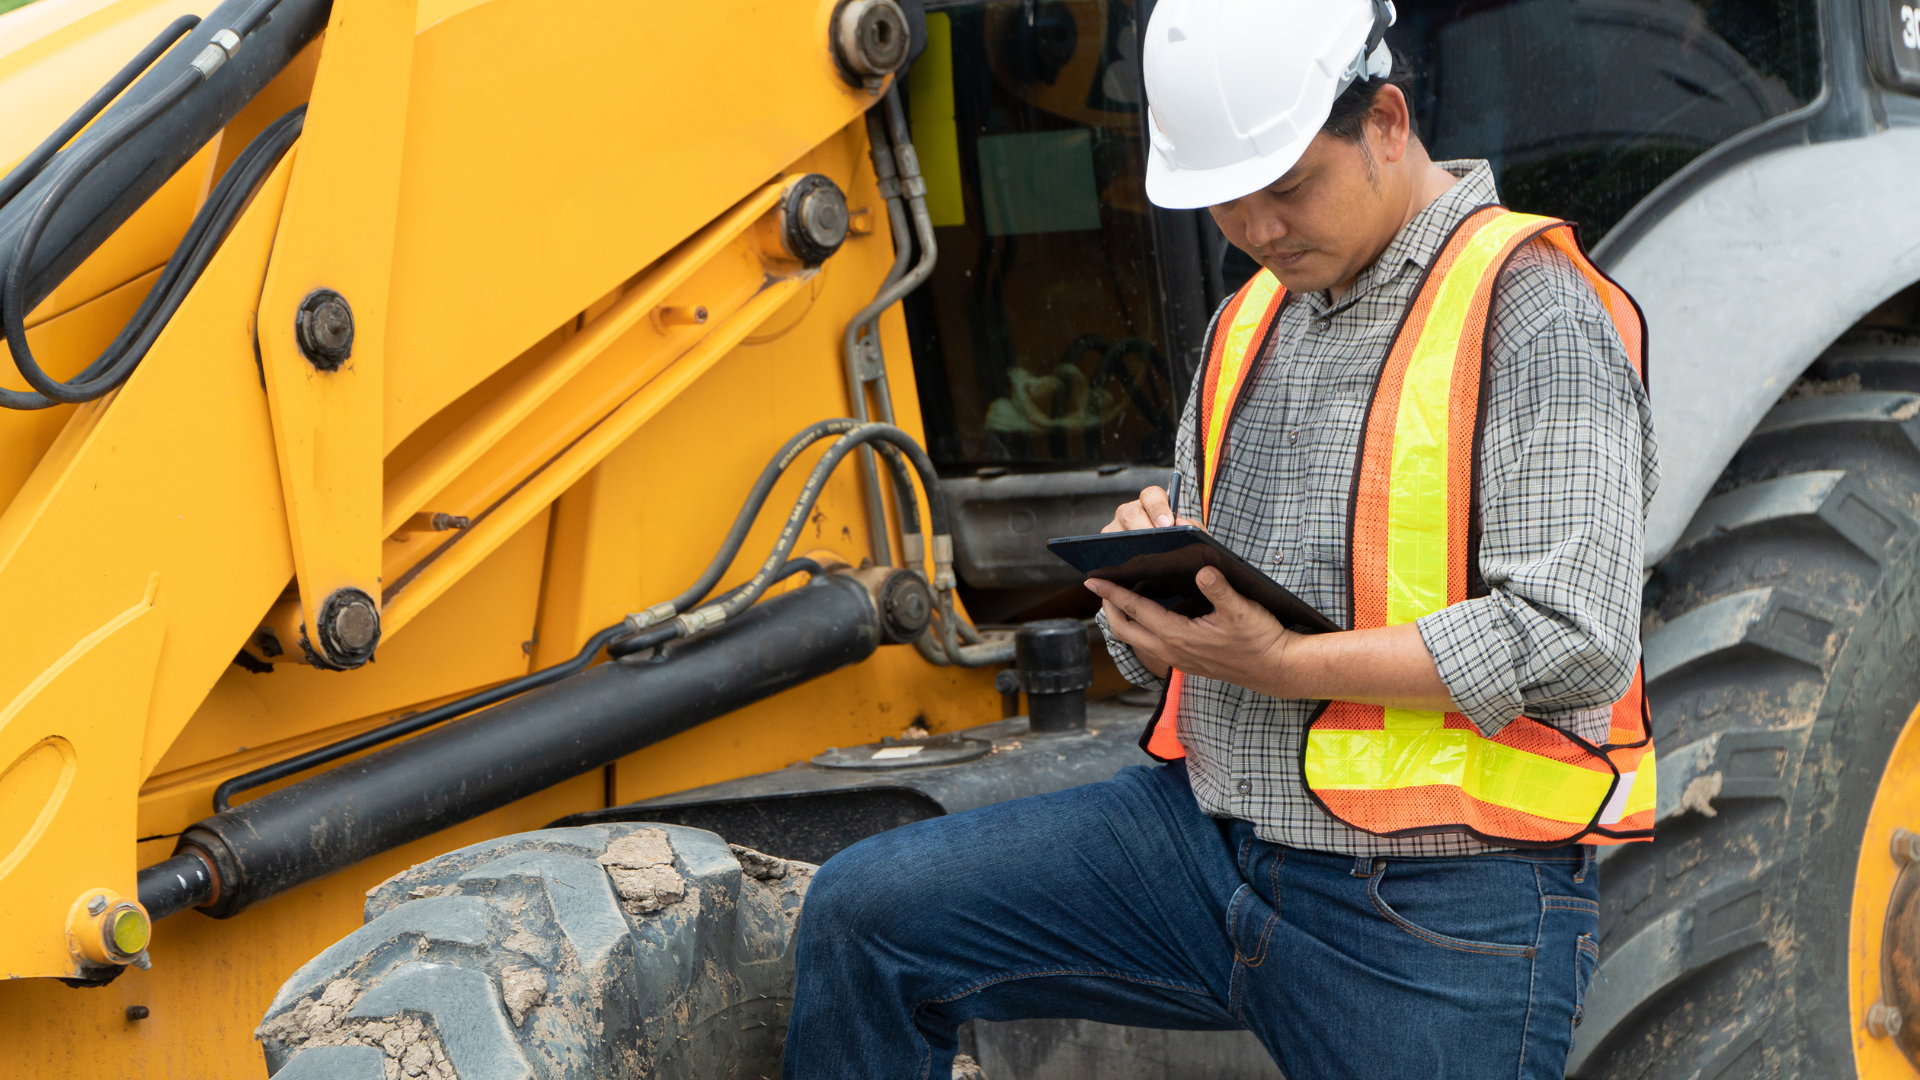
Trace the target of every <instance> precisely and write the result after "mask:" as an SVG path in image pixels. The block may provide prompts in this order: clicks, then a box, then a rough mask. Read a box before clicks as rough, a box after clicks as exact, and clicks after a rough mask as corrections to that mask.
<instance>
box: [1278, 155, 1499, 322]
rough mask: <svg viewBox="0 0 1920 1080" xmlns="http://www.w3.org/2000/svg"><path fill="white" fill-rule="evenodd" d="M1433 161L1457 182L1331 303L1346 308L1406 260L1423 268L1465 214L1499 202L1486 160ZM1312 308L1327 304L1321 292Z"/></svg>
mask: <svg viewBox="0 0 1920 1080" xmlns="http://www.w3.org/2000/svg"><path fill="white" fill-rule="evenodd" d="M1434 164H1436V165H1438V166H1440V167H1441V168H1443V169H1445V170H1447V171H1448V172H1449V173H1452V174H1453V175H1454V176H1455V177H1457V178H1458V179H1459V182H1458V183H1456V184H1454V185H1453V186H1452V187H1450V188H1448V189H1447V190H1446V191H1445V193H1443V194H1442V195H1441V196H1440V197H1439V198H1437V199H1435V200H1433V201H1432V202H1431V203H1428V204H1427V207H1426V209H1424V210H1422V211H1420V212H1419V213H1418V214H1416V215H1414V218H1413V220H1412V221H1409V222H1407V224H1406V227H1405V228H1402V229H1401V230H1400V232H1399V233H1398V234H1397V235H1396V236H1394V238H1393V242H1392V243H1390V244H1388V245H1387V249H1386V250H1385V251H1382V252H1381V253H1380V257H1379V258H1378V259H1376V260H1374V263H1373V265H1372V266H1369V267H1367V268H1366V269H1365V270H1362V271H1361V272H1360V276H1359V277H1358V278H1356V279H1354V282H1353V288H1352V289H1349V290H1348V291H1347V295H1345V296H1343V297H1341V298H1340V303H1339V304H1337V305H1331V306H1333V307H1339V308H1345V307H1347V306H1348V305H1350V304H1352V303H1353V302H1354V301H1356V300H1358V299H1359V298H1360V297H1362V296H1365V295H1366V294H1367V293H1368V292H1369V291H1371V290H1372V289H1373V288H1374V287H1375V286H1377V285H1379V284H1381V283H1383V282H1387V281H1391V280H1393V279H1394V278H1395V277H1398V276H1399V274H1400V272H1401V271H1402V270H1403V269H1405V268H1406V266H1407V264H1409V263H1411V264H1413V265H1415V266H1418V267H1420V268H1422V269H1425V268H1426V267H1427V266H1429V265H1431V264H1432V262H1433V259H1434V257H1435V256H1437V255H1439V254H1440V249H1441V248H1442V247H1443V246H1445V245H1446V242H1447V237H1449V236H1452V235H1453V230H1454V228H1455V227H1456V226H1458V225H1459V224H1460V222H1462V221H1464V220H1466V217H1467V215H1469V214H1471V213H1473V212H1474V211H1475V210H1478V209H1479V208H1481V207H1482V206H1485V205H1487V204H1488V203H1496V202H1499V201H1500V193H1499V191H1498V190H1497V189H1496V188H1495V186H1494V182H1493V166H1491V165H1489V164H1488V163H1487V162H1485V161H1483V160H1479V159H1477V158H1466V159H1462V160H1459V161H1436V162H1434ZM1313 307H1314V308H1315V309H1316V310H1318V309H1322V308H1327V307H1329V305H1328V303H1327V294H1326V293H1325V292H1324V291H1323V292H1317V293H1314V294H1313Z"/></svg>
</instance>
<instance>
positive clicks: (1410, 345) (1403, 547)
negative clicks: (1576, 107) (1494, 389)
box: [1302, 207, 1653, 844]
mask: <svg viewBox="0 0 1920 1080" xmlns="http://www.w3.org/2000/svg"><path fill="white" fill-rule="evenodd" d="M1536 238H1544V239H1546V240H1547V241H1548V242H1550V243H1552V244H1553V245H1554V246H1556V247H1558V248H1559V249H1561V250H1562V251H1563V252H1565V253H1566V254H1567V255H1568V257H1569V258H1570V259H1572V261H1573V262H1574V264H1575V265H1576V266H1577V267H1579V268H1580V269H1581V272H1582V273H1583V274H1584V275H1585V276H1586V277H1587V279H1588V280H1589V282H1591V283H1592V284H1593V286H1594V289H1595V292H1596V294H1598V295H1599V297H1600V299H1601V301H1602V303H1603V304H1604V305H1605V306H1606V308H1607V311H1608V314H1609V315H1610V316H1612V317H1613V319H1614V322H1615V326H1616V329H1617V330H1618V331H1619V332H1620V336H1621V340H1622V342H1623V343H1624V344H1626V345H1627V346H1628V355H1629V358H1630V359H1631V361H1632V362H1633V364H1634V368H1635V370H1636V371H1637V372H1644V370H1645V368H1644V357H1645V332H1644V325H1643V323H1642V321H1641V320H1640V317H1639V311H1638V309H1637V308H1635V307H1634V306H1633V301H1632V298H1631V297H1629V296H1627V294H1626V292H1625V291H1624V290H1622V289H1620V288H1619V287H1618V286H1617V285H1615V284H1613V282H1612V281H1610V280H1609V279H1607V278H1606V276H1605V275H1604V274H1601V273H1600V272H1599V271H1598V270H1597V269H1595V268H1593V267H1592V264H1591V263H1589V262H1588V261H1587V259H1586V257H1585V255H1584V254H1583V253H1581V252H1580V250H1579V246H1578V244H1577V243H1576V242H1575V241H1574V239H1573V237H1572V233H1571V229H1570V227H1568V226H1567V225H1565V223H1563V222H1559V221H1555V220H1553V219H1550V218H1540V217H1534V216H1531V215H1524V214H1515V213H1511V212H1508V211H1506V210H1504V209H1502V208H1499V207H1487V208H1484V209H1481V210H1479V211H1476V212H1475V213H1473V214H1471V215H1469V216H1468V217H1467V218H1466V219H1465V220H1464V221H1463V222H1461V224H1460V226H1459V227H1458V228H1456V229H1455V231H1454V234H1453V235H1452V236H1451V237H1449V238H1448V241H1447V243H1446V244H1445V245H1444V246H1443V248H1442V250H1441V252H1440V253H1439V254H1438V255H1437V256H1436V257H1435V259H1434V261H1433V265H1432V266H1431V267H1430V268H1429V270H1428V273H1427V276H1426V279H1425V280H1424V281H1423V282H1422V283H1421V287H1420V289H1419V291H1418V294H1417V295H1416V296H1415V298H1414V300H1413V302H1412V303H1411V304H1410V305H1409V307H1408V311H1407V315H1406V318H1405V320H1404V321H1403V323H1402V326H1401V328H1400V331H1399V333H1398V334H1397V335H1396V337H1395V339H1394V343H1393V346H1392V348H1391V350H1390V352H1389V354H1388V358H1387V362H1386V364H1385V365H1384V366H1383V368H1382V369H1381V373H1380V378H1379V382H1378V384H1377V385H1376V388H1375V391H1374V399H1373V402H1372V405H1371V407H1370V409H1369V412H1368V416H1367V421H1366V428H1365V429H1364V432H1363V435H1362V438H1361V446H1360V449H1359V460H1358V462H1357V464H1356V468H1355V474H1354V491H1353V503H1352V505H1353V516H1352V520H1351V522H1350V528H1351V530H1352V531H1351V534H1350V543H1349V553H1350V557H1351V563H1350V565H1351V567H1352V571H1353V572H1352V577H1351V582H1352V596H1353V625H1354V627H1355V628H1356V629H1361V628H1370V627H1381V626H1392V625H1398V624H1401V623H1405V622H1411V621H1413V620H1416V619H1419V618H1421V617H1422V616H1425V615H1428V614H1431V613H1432V612H1435V611H1438V610H1440V609H1441V608H1443V607H1447V606H1449V605H1452V604H1457V603H1461V602H1463V601H1465V600H1466V599H1468V591H1469V590H1468V582H1469V580H1470V576H1469V575H1470V572H1471V570H1472V568H1473V567H1472V555H1471V543H1472V537H1473V531H1474V521H1473V507H1474V499H1475V497H1476V492H1475V491H1474V490H1473V484H1474V476H1473V466H1474V454H1475V450H1476V445H1475V442H1476V434H1477V429H1478V424H1479V420H1480V409H1481V406H1482V401H1481V394H1480V390H1481V375H1482V369H1483V367H1484V365H1485V335H1486V331H1487V326H1488V322H1489V312H1490V310H1491V306H1492V299H1493V290H1494V287H1495V284H1496V283H1497V281H1498V279H1499V275H1500V272H1501V271H1502V270H1503V269H1504V268H1505V266H1506V265H1507V263H1508V261H1509V260H1510V259H1511V258H1512V256H1513V254H1514V252H1516V251H1517V250H1518V249H1519V248H1520V247H1521V246H1522V245H1523V244H1526V243H1527V242H1529V241H1531V240H1533V239H1536ZM1613 713H1614V715H1613V718H1612V722H1611V724H1610V730H1609V746H1608V747H1607V748H1596V747H1591V746H1589V745H1587V744H1585V743H1583V742H1580V741H1579V740H1577V739H1574V738H1572V737H1571V736H1569V735H1567V734H1565V733H1563V732H1561V731H1559V730H1557V729H1555V728H1553V727H1551V726H1549V725H1546V724H1543V723H1540V722H1538V721H1535V720H1531V719H1528V718H1526V717H1519V718H1516V719H1514V720H1513V721H1511V722H1510V723H1509V724H1508V725H1507V726H1506V727H1504V728H1502V729H1501V731H1500V732H1499V733H1498V734H1496V735H1495V736H1493V737H1492V738H1487V737H1484V736H1482V735H1480V733H1479V731H1478V729H1477V728H1475V727H1474V726H1473V725H1472V723H1471V722H1469V721H1468V720H1467V719H1466V718H1465V717H1463V716H1461V715H1459V714H1457V713H1447V714H1440V713H1428V712H1418V711H1412V710H1401V709H1386V708H1382V707H1380V706H1373V705H1359V704H1355V703H1351V702H1332V703H1330V704H1329V705H1328V706H1327V707H1326V708H1325V709H1324V710H1323V711H1322V712H1321V714H1320V716H1319V717H1317V718H1316V719H1315V720H1314V722H1313V724H1312V725H1311V727H1310V729H1309V732H1308V735H1307V745H1306V747H1305V750H1304V753H1303V758H1302V773H1303V776H1304V777H1305V779H1306V782H1307V786H1308V790H1309V791H1310V792H1311V793H1312V794H1313V796H1314V797H1315V798H1316V799H1317V800H1319V802H1320V804H1321V805H1322V807H1324V808H1325V809H1326V810H1327V812H1328V813H1330V814H1332V815H1333V816H1334V817H1336V818H1338V819H1340V820H1342V821H1345V822H1346V823H1348V824H1350V825H1353V826H1354V827H1356V828H1359V829H1364V830H1366V831H1368V832H1374V833H1380V834H1383V835H1405V834H1414V833H1423V832H1431V831H1433V830H1435V829H1440V828H1449V827H1452V828H1460V829H1464V830H1466V831H1468V832H1470V833H1472V834H1474V835H1476V836H1479V837H1481V838H1482V839H1486V840H1489V841H1493V842H1511V843H1521V844H1557V843H1565V842H1568V841H1569V840H1573V839H1576V838H1582V837H1587V836H1593V835H1596V834H1594V833H1593V832H1592V830H1594V829H1595V828H1601V827H1607V826H1613V827H1615V831H1618V832H1628V831H1631V830H1632V829H1633V828H1634V827H1635V826H1636V824H1637V822H1638V821H1639V820H1640V819H1641V818H1642V817H1643V816H1644V815H1643V814H1642V809H1643V804H1644V805H1651V802H1650V800H1651V795H1650V794H1649V793H1650V792H1651V791H1652V790H1653V787H1652V785H1653V776H1652V774H1651V772H1650V771H1649V770H1643V769H1639V768H1637V767H1638V766H1640V765H1641V764H1642V762H1643V761H1648V762H1650V761H1651V760H1652V759H1651V757H1650V756H1648V751H1649V750H1650V747H1651V742H1650V740H1649V739H1648V737H1647V733H1646V724H1645V713H1644V701H1643V698H1642V696H1641V693H1640V681H1639V676H1638V675H1636V677H1635V681H1634V684H1633V689H1632V690H1630V691H1629V693H1628V695H1627V696H1626V698H1623V699H1622V701H1621V702H1620V704H1619V705H1617V706H1616V707H1615V709H1614V710H1613Z"/></svg>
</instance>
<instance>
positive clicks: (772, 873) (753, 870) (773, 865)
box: [727, 844, 792, 881]
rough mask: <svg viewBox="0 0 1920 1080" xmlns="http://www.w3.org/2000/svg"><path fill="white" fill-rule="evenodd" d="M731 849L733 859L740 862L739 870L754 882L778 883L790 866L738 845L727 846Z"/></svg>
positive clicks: (784, 861) (789, 869)
mask: <svg viewBox="0 0 1920 1080" xmlns="http://www.w3.org/2000/svg"><path fill="white" fill-rule="evenodd" d="M727 847H729V848H731V849H733V857H734V858H736V859H739V860H740V869H742V870H745V871H746V872H747V876H748V877H750V878H752V879H754V880H755V881H779V880H781V879H782V878H784V877H786V876H787V874H788V873H789V872H790V871H791V870H792V866H791V865H790V864H789V863H788V862H787V860H785V859H780V858H775V857H774V856H772V855H768V854H766V853H765V852H761V851H755V850H753V849H752V848H750V847H741V846H740V845H739V844H728V845H727Z"/></svg>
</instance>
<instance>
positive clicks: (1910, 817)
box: [1847, 707, 1920, 1078]
mask: <svg viewBox="0 0 1920 1080" xmlns="http://www.w3.org/2000/svg"><path fill="white" fill-rule="evenodd" d="M1899 830H1912V831H1916V832H1920V707H1916V708H1915V709H1914V711H1913V712H1912V713H1911V714H1910V715H1909V716H1908V717H1907V722H1906V725H1905V726H1904V727H1903V728H1901V731H1900V738H1899V739H1898V741H1896V742H1895V743H1894V746H1893V753H1892V754H1891V755H1889V756H1888V758H1887V767H1886V770H1885V772H1884V773H1883V774H1882V775H1881V779H1880V787H1879V789H1878V790H1877V791H1876V792H1875V793H1874V797H1873V809H1872V810H1871V811H1869V812H1868V814H1867V827H1866V830H1865V831H1864V832H1863V833H1862V834H1861V837H1860V862H1859V865H1858V866H1857V867H1856V868H1855V870H1854V878H1853V910H1852V912H1851V918H1850V923H1849V927H1848V934H1847V957H1848V960H1847V962H1848V975H1849V978H1848V990H1849V995H1848V996H1849V1000H1848V1014H1849V1019H1850V1020H1851V1022H1852V1024H1853V1060H1854V1066H1855V1068H1856V1069H1857V1070H1858V1072H1859V1075H1860V1076H1861V1077H1863V1078H1868V1077H1871V1078H1881V1077H1888V1078H1891V1077H1913V1076H1920V1070H1916V1069H1915V1068H1914V1066H1913V1064H1912V1062H1911V1061H1909V1060H1908V1057H1907V1055H1906V1053H1904V1052H1903V1051H1902V1049H1901V1045H1900V1044H1901V1042H1902V1041H1906V1042H1908V1043H1909V1044H1910V1045H1914V1044H1915V1040H1916V1034H1920V1009H1914V1008H1911V1007H1909V1008H1908V1009H1906V1010H1904V1011H1905V1015H1904V1016H1903V1017H1902V1021H1903V1022H1902V1028H1903V1029H1904V1030H1903V1031H1902V1033H1901V1034H1902V1036H1904V1039H1903V1038H1901V1037H1889V1036H1887V1035H1885V1034H1876V1033H1875V1031H1874V1030H1872V1029H1871V1027H1870V1023H1869V1021H1870V1019H1878V1018H1877V1017H1872V1016H1870V1014H1871V1013H1872V1011H1873V1010H1874V1007H1875V1006H1876V1005H1879V1004H1882V1003H1883V1002H1884V1003H1886V1004H1898V1003H1899V1002H1898V1000H1897V999H1898V998H1901V997H1910V996H1911V995H1909V994H1898V993H1896V994H1890V993H1889V992H1888V990H1887V982H1886V963H1885V960H1884V957H1885V948H1886V943H1887V940H1886V939H1887V924H1888V918H1887V913H1888V904H1889V902H1890V901H1892V900H1893V897H1894V891H1895V887H1896V885H1897V884H1898V883H1899V881H1900V878H1901V875H1902V872H1903V871H1904V872H1905V873H1906V874H1908V875H1909V876H1915V875H1920V864H1908V865H1903V864H1902V863H1901V862H1899V861H1897V860H1896V859H1895V858H1894V856H1893V853H1892V848H1893V840H1894V834H1895V832H1897V831H1899ZM1911 886H1912V883H1909V888H1911ZM1907 910H1908V911H1911V910H1912V908H1911V906H1910V905H1909V906H1908V907H1907ZM1904 929H1905V930H1906V935H1905V936H1906V939H1907V941H1908V942H1909V944H1908V945H1907V950H1908V952H1909V954H1911V950H1912V949H1913V947H1914V946H1913V944H1912V942H1913V940H1914V927H1913V925H1912V919H1911V917H1910V916H1909V918H1908V920H1907V922H1906V925H1905V926H1904ZM1882 1030H1884V1029H1882Z"/></svg>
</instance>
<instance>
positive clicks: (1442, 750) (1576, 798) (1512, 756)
mask: <svg viewBox="0 0 1920 1080" xmlns="http://www.w3.org/2000/svg"><path fill="white" fill-rule="evenodd" d="M1306 776H1307V786H1308V787H1310V788H1312V789H1313V790H1315V791H1339V790H1361V791H1391V790H1393V789H1395V788H1410V787H1425V786H1429V785H1434V784H1445V785H1448V786H1450V787H1456V788H1459V789H1460V790H1461V791H1463V792H1464V793H1466V794H1467V795H1468V796H1470V797H1472V798H1474V799H1478V800H1479V801H1481V802H1484V803H1492V804H1494V805H1496V806H1503V807H1506V808H1508V809H1510V810H1518V811H1520V812H1521V813H1526V814H1532V815H1533V816H1535V817H1543V818H1548V819H1551V820H1553V821H1564V822H1566V823H1568V824H1571V825H1585V824H1586V823H1588V822H1590V821H1592V820H1593V815H1594V812H1595V811H1597V810H1598V809H1599V808H1600V804H1601V803H1602V802H1604V801H1605V800H1606V797H1607V790H1608V788H1610V787H1611V786H1612V784H1613V775H1612V774H1611V773H1604V772H1594V771H1593V770H1591V769H1583V768H1581V767H1580V766H1578V765H1568V764H1565V763H1564V762H1559V761H1555V760H1553V759H1552V758H1545V757H1541V756H1539V755H1538V754H1530V753H1527V752H1526V751H1525V750H1517V749H1515V748H1513V747H1511V746H1503V745H1501V744H1500V743H1497V742H1494V741H1493V740H1491V739H1483V738H1481V737H1480V736H1479V735H1478V734H1476V733H1474V732H1471V731H1466V730H1463V729H1460V728H1433V729H1427V730H1386V731H1317V730H1309V731H1308V732H1307V760H1306ZM1636 794H1637V792H1636ZM1636 801H1637V800H1636Z"/></svg>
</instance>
